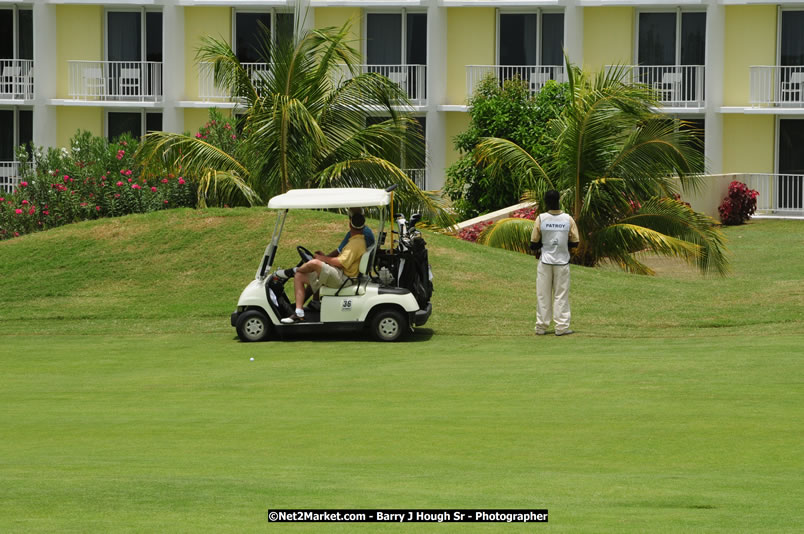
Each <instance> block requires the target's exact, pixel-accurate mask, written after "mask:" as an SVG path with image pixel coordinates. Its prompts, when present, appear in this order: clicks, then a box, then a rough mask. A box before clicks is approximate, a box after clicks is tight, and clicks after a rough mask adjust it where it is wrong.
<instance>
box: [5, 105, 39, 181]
mask: <svg viewBox="0 0 804 534" xmlns="http://www.w3.org/2000/svg"><path fill="white" fill-rule="evenodd" d="M32 140H33V112H32V111H31V110H30V109H20V108H16V107H14V108H0V191H5V192H11V191H13V189H14V186H15V185H16V183H17V180H18V178H17V177H18V176H19V169H18V168H17V163H16V159H17V156H16V152H17V147H18V146H26V147H28V148H29V149H30V143H31V141H32Z"/></svg>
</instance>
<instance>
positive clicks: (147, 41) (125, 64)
mask: <svg viewBox="0 0 804 534" xmlns="http://www.w3.org/2000/svg"><path fill="white" fill-rule="evenodd" d="M162 59H163V51H162V12H161V11H147V12H145V13H144V16H143V12H142V11H109V12H107V13H106V60H107V62H108V63H107V65H106V68H105V69H104V78H105V79H106V80H105V81H106V82H107V83H108V89H107V90H108V92H109V94H110V95H113V96H119V97H122V98H126V97H148V98H149V99H153V98H156V97H158V96H161V95H162V68H161V67H162ZM146 62H147V63H146Z"/></svg>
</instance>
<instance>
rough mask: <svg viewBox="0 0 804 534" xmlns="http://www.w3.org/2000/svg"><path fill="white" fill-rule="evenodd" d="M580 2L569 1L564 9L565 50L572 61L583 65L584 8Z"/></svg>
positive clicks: (575, 0)
mask: <svg viewBox="0 0 804 534" xmlns="http://www.w3.org/2000/svg"><path fill="white" fill-rule="evenodd" d="M578 4H579V1H578V0H567V3H566V4H565V7H564V50H565V51H566V52H567V55H568V56H569V59H570V61H571V62H572V63H573V64H574V65H578V66H579V67H580V66H582V65H583V7H581V6H580V5H578Z"/></svg>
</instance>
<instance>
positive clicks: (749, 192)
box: [717, 181, 759, 225]
mask: <svg viewBox="0 0 804 534" xmlns="http://www.w3.org/2000/svg"><path fill="white" fill-rule="evenodd" d="M758 196H759V192H758V191H755V190H754V189H749V188H748V186H747V185H745V184H744V183H742V182H736V181H735V182H732V183H730V184H729V193H728V195H727V196H726V198H724V199H723V202H721V204H720V207H718V209H717V210H718V212H719V213H720V220H721V221H722V222H723V224H731V225H734V224H743V223H744V222H745V221H747V220H749V219H751V216H752V215H753V214H754V212H755V211H756V210H757V197H758Z"/></svg>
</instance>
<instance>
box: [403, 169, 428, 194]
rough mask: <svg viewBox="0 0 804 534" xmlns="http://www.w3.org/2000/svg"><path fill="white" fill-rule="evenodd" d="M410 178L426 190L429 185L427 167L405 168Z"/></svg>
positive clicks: (417, 185)
mask: <svg viewBox="0 0 804 534" xmlns="http://www.w3.org/2000/svg"><path fill="white" fill-rule="evenodd" d="M403 171H404V173H405V174H407V175H408V178H410V179H411V180H413V183H414V184H416V187H418V188H419V189H422V190H424V189H425V188H426V186H427V169H403Z"/></svg>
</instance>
